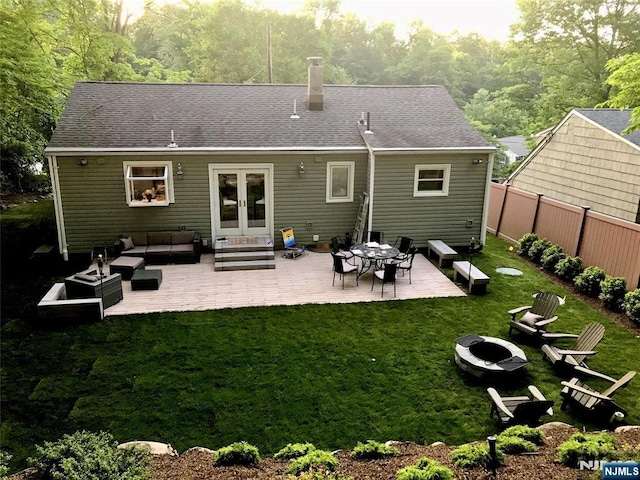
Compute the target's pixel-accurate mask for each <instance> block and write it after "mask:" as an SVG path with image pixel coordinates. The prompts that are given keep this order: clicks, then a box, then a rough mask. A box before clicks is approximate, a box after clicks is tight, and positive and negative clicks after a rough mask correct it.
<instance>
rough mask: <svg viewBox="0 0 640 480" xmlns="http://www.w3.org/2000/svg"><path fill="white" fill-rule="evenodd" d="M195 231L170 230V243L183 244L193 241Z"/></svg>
mask: <svg viewBox="0 0 640 480" xmlns="http://www.w3.org/2000/svg"><path fill="white" fill-rule="evenodd" d="M195 234H196V232H193V231H190V230H184V231H180V232H171V244H172V245H183V244H185V243H193V239H194V237H195Z"/></svg>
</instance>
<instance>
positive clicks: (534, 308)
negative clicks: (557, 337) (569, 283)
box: [508, 292, 560, 336]
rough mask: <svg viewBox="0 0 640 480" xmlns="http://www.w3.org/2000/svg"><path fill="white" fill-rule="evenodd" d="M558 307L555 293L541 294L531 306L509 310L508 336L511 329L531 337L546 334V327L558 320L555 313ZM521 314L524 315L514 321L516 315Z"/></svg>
mask: <svg viewBox="0 0 640 480" xmlns="http://www.w3.org/2000/svg"><path fill="white" fill-rule="evenodd" d="M559 306H560V299H559V298H558V296H557V295H556V294H555V293H551V292H541V293H539V294H538V295H537V296H536V299H535V300H534V302H533V305H527V306H524V307H518V308H514V309H512V310H509V312H508V313H509V315H511V321H510V322H509V335H511V332H512V331H513V329H516V330H518V331H520V332H522V333H526V334H527V335H531V336H539V335H542V334H543V333H546V330H547V326H548V325H549V324H550V323H553V322H555V321H556V320H557V319H558V317H557V315H555V313H556V310H557V309H558V307H559ZM523 312H524V314H523V315H522V316H521V317H520V318H517V319H516V317H517V316H518V314H520V313H523Z"/></svg>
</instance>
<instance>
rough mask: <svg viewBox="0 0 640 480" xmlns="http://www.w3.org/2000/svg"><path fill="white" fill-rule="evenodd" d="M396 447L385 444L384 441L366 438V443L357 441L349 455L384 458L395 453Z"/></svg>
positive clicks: (360, 457)
mask: <svg viewBox="0 0 640 480" xmlns="http://www.w3.org/2000/svg"><path fill="white" fill-rule="evenodd" d="M397 453H398V449H397V448H394V447H390V446H389V445H385V444H384V443H380V442H376V441H374V440H367V443H361V442H358V444H357V445H356V446H355V448H354V449H353V452H351V456H352V457H353V458H357V459H363V458H384V457H389V456H391V455H396V454H397Z"/></svg>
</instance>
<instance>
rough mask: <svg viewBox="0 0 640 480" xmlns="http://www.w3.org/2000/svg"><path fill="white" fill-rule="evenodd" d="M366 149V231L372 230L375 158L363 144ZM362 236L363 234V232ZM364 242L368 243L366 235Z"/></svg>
mask: <svg viewBox="0 0 640 480" xmlns="http://www.w3.org/2000/svg"><path fill="white" fill-rule="evenodd" d="M365 144H366V145H367V149H368V150H369V211H368V212H367V230H368V231H371V230H372V225H373V185H374V183H375V178H374V175H375V171H376V156H375V154H374V153H373V148H371V146H370V145H369V144H368V143H367V142H365ZM363 234H364V232H363ZM364 235H365V238H366V241H369V238H368V235H366V234H364Z"/></svg>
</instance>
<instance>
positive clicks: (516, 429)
mask: <svg viewBox="0 0 640 480" xmlns="http://www.w3.org/2000/svg"><path fill="white" fill-rule="evenodd" d="M504 437H518V438H522V439H523V440H527V441H529V442H533V443H535V444H536V445H542V444H543V443H544V433H542V430H540V429H539V428H534V427H527V426H526V425H514V426H513V427H509V428H507V429H506V430H505V431H503V432H502V433H501V434H500V435H498V440H500V438H504Z"/></svg>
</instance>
